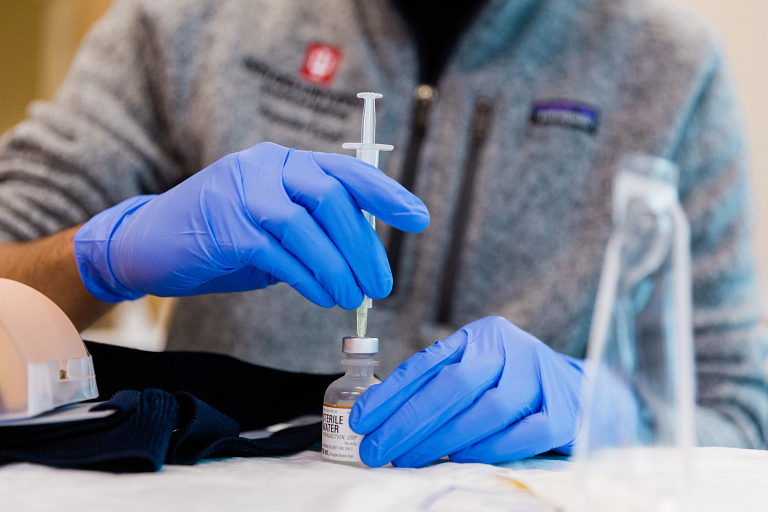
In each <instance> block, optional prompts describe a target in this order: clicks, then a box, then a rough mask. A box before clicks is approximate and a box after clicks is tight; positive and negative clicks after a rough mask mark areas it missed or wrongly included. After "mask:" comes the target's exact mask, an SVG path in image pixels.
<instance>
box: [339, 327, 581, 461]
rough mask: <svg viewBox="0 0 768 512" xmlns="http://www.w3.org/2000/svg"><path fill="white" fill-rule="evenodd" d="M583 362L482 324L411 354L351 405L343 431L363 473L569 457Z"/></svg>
mask: <svg viewBox="0 0 768 512" xmlns="http://www.w3.org/2000/svg"><path fill="white" fill-rule="evenodd" d="M583 379H584V374H583V361H580V360H577V359H573V358H570V357H568V356H564V355H562V354H558V353H557V352H555V351H553V350H552V349H551V348H549V347H548V346H547V345H545V344H544V343H542V342H541V341H539V340H537V339H536V338H534V337H533V336H531V335H530V334H528V333H526V332H525V331H522V330H521V329H518V328H517V327H515V326H514V325H512V324H511V323H510V322H509V321H507V320H505V319H503V318H501V317H497V316H492V317H487V318H483V319H481V320H477V321H475V322H472V323H471V324H468V325H466V326H464V327H463V328H462V329H460V330H459V331H457V332H455V333H454V334H452V335H451V336H449V337H448V338H446V339H444V340H443V341H438V342H437V343H435V344H434V345H432V346H431V347H429V348H427V349H425V350H422V351H421V352H419V353H418V354H415V355H414V356H412V357H411V358H409V359H408V360H407V361H405V362H404V363H403V364H402V365H400V367H399V368H398V369H397V370H395V371H394V372H393V373H392V375H390V376H389V378H387V379H386V380H385V381H384V382H382V383H381V384H376V385H374V386H371V387H370V388H368V390H367V391H366V392H365V393H364V394H363V395H362V396H361V397H360V398H358V399H357V401H356V402H355V405H354V407H353V408H352V412H351V414H350V417H349V426H350V427H351V428H352V430H354V431H355V432H357V433H358V434H365V435H366V437H365V438H364V439H363V441H362V443H361V444H360V457H361V458H362V460H363V462H365V463H366V464H367V465H369V466H382V465H384V464H387V463H388V462H392V463H393V464H394V465H396V466H405V467H419V466H423V465H424V464H428V463H429V462H432V461H435V460H437V459H439V458H441V457H444V456H446V455H450V458H451V460H452V461H454V462H487V463H493V462H501V461H511V460H516V459H521V458H524V457H530V456H533V455H536V454H539V453H543V452H546V451H549V450H557V451H558V452H560V453H563V454H566V455H569V454H570V452H571V448H572V447H573V443H574V440H575V439H576V435H577V434H578V432H579V428H580V426H581V419H582V404H581V387H582V381H583Z"/></svg>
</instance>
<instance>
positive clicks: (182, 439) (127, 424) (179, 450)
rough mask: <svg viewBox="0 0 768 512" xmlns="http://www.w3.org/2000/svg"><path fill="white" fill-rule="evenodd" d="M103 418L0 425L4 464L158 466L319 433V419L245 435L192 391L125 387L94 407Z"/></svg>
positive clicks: (287, 449) (257, 449)
mask: <svg viewBox="0 0 768 512" xmlns="http://www.w3.org/2000/svg"><path fill="white" fill-rule="evenodd" d="M94 408H95V409H98V410H112V411H114V412H113V414H111V415H109V416H107V417H105V418H98V419H91V420H83V421H75V422H70V423H54V424H47V425H30V426H18V427H3V428H0V464H3V463H8V462H18V461H26V462H35V463H39V464H46V465H49V466H55V467H65V468H83V469H100V470H105V471H113V472H142V471H157V470H158V469H160V468H161V467H162V466H163V463H168V464H185V465H189V464H194V463H196V462H198V461H199V460H201V459H208V458H219V457H254V456H266V455H285V454H288V453H293V452H297V451H300V450H303V449H305V448H307V447H309V446H310V445H312V444H313V443H315V442H316V441H318V440H319V439H320V424H319V423H314V424H311V425H306V426H302V427H293V428H288V429H285V430H281V431H278V432H277V433H275V434H273V435H272V436H271V437H268V438H264V439H246V438H243V437H239V435H240V426H239V425H238V424H237V422H236V421H235V420H233V419H232V418H229V417H227V416H225V415H224V414H222V413H220V412H219V411H217V410H216V409H214V408H213V407H211V406H210V405H208V404H206V403H205V402H201V401H200V400H198V399H197V398H195V397H194V396H192V395H190V394H189V393H184V392H180V393H176V394H175V395H172V394H171V393H168V392H166V391H162V390H160V389H147V390H144V391H120V392H118V393H117V394H115V396H113V397H112V399H110V400H109V401H107V402H103V403H101V404H98V405H96V406H95V407H94Z"/></svg>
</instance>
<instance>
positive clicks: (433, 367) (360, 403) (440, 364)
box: [349, 329, 468, 434]
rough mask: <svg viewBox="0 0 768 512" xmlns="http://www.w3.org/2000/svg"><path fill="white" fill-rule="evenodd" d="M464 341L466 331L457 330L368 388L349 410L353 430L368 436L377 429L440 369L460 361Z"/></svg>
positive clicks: (413, 356) (464, 344)
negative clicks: (350, 410)
mask: <svg viewBox="0 0 768 512" xmlns="http://www.w3.org/2000/svg"><path fill="white" fill-rule="evenodd" d="M467 339H468V335H467V331H466V329H460V330H458V331H456V332H455V333H453V334H452V335H450V336H449V337H447V338H446V339H444V340H442V341H438V342H436V343H435V344H434V345H432V346H431V347H429V348H426V349H424V350H422V351H421V352H418V353H416V354H414V355H412V356H411V357H409V358H408V359H407V360H406V361H405V362H404V363H403V364H401V365H400V366H399V367H398V368H397V370H395V371H394V372H392V374H391V375H390V376H389V377H388V378H387V379H386V380H385V381H384V382H382V383H381V384H376V385H374V386H371V387H370V388H368V390H367V391H366V392H365V393H363V395H362V396H361V397H360V398H358V399H357V401H355V405H354V406H353V407H352V412H351V413H350V416H349V426H350V427H351V428H352V430H354V431H355V432H357V433H358V434H369V433H371V432H373V431H374V430H376V429H377V428H379V427H380V426H381V424H382V423H384V422H385V421H386V420H387V418H389V417H390V416H391V415H392V414H393V413H394V412H395V411H396V410H397V409H399V408H400V406H401V405H403V403H405V402H406V401H408V399H410V398H411V397H412V396H413V395H414V394H415V393H416V392H417V391H418V390H419V389H421V388H422V387H423V386H424V385H425V384H426V383H427V382H429V381H430V380H432V378H433V377H434V376H435V375H437V374H438V373H439V372H440V370H442V369H443V368H445V367H446V366H448V365H451V364H455V363H458V362H459V361H461V358H462V356H463V355H464V349H465V347H466V345H467Z"/></svg>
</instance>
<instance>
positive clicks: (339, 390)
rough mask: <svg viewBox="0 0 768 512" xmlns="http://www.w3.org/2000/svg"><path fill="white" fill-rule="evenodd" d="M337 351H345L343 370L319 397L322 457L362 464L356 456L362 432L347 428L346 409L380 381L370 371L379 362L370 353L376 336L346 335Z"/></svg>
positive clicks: (374, 349) (375, 347)
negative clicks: (321, 401) (321, 399)
mask: <svg viewBox="0 0 768 512" xmlns="http://www.w3.org/2000/svg"><path fill="white" fill-rule="evenodd" d="M341 351H342V352H344V354H346V358H345V359H343V360H342V361H341V364H343V365H345V366H346V367H347V371H346V373H345V374H344V376H343V377H341V378H340V379H337V380H336V381H334V382H333V383H332V384H331V385H330V386H328V389H327V390H326V391H325V397H324V398H323V441H322V454H323V460H325V461H328V462H335V463H337V464H346V465H350V466H358V467H365V464H363V462H362V461H361V460H360V441H362V440H363V436H361V435H358V434H356V433H355V432H353V431H352V429H351V428H349V413H350V411H351V410H352V405H353V404H354V403H355V400H357V399H358V397H360V395H362V394H363V393H364V392H365V390H366V389H368V388H369V387H371V386H372V385H374V384H378V383H379V382H381V381H380V380H379V379H377V378H376V377H374V375H373V369H374V368H375V367H376V366H378V364H379V362H378V361H374V359H373V356H374V354H378V353H379V340H378V338H354V337H346V338H344V339H343V340H342V343H341Z"/></svg>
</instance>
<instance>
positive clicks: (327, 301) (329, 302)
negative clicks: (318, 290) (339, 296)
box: [305, 295, 336, 308]
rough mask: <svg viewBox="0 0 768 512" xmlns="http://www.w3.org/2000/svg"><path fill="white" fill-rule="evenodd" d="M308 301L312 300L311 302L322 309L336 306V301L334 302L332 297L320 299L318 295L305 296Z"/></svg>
mask: <svg viewBox="0 0 768 512" xmlns="http://www.w3.org/2000/svg"><path fill="white" fill-rule="evenodd" d="M305 297H306V298H307V299H309V300H310V302H313V303H315V304H317V305H318V306H320V307H321V308H332V307H333V306H335V305H336V301H335V300H333V298H332V297H331V296H330V295H326V296H324V297H318V296H316V295H312V296H307V295H305Z"/></svg>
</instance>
